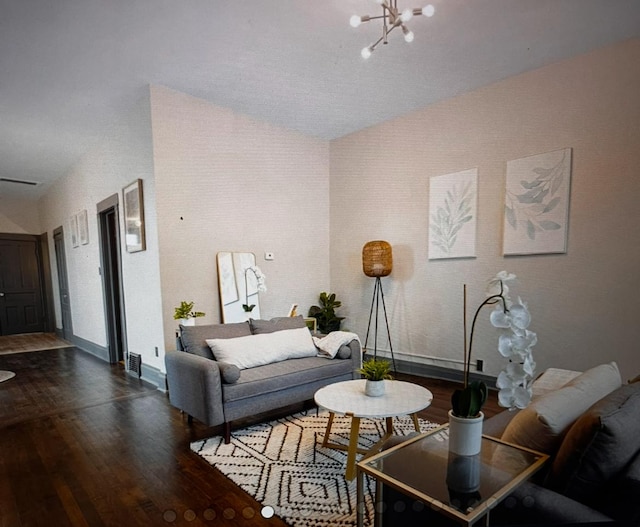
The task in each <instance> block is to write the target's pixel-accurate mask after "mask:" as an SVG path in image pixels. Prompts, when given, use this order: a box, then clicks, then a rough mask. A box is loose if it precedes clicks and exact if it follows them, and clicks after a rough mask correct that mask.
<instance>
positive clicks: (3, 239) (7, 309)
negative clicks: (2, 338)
mask: <svg viewBox="0 0 640 527" xmlns="http://www.w3.org/2000/svg"><path fill="white" fill-rule="evenodd" d="M43 299H44V293H43V290H42V258H41V254H40V240H39V238H38V237H37V236H32V235H27V234H0V335H16V334H20V333H37V332H43V331H44V330H45V309H44V304H43Z"/></svg>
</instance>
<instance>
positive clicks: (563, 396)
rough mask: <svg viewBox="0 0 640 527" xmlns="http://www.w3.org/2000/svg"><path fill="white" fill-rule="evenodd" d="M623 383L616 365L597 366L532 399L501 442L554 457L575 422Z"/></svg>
mask: <svg viewBox="0 0 640 527" xmlns="http://www.w3.org/2000/svg"><path fill="white" fill-rule="evenodd" d="M621 384H622V381H621V378H620V372H619V371H618V366H617V364H616V363H615V362H611V363H609V364H602V365H600V366H596V367H595V368H592V369H590V370H588V371H586V372H584V373H582V374H581V375H579V376H578V377H576V378H575V379H573V380H571V381H570V382H569V383H567V384H566V385H565V386H563V387H562V388H560V389H559V390H555V391H553V392H549V393H547V394H545V395H542V396H540V397H539V398H537V399H535V400H533V401H532V402H531V404H530V405H529V406H527V407H526V408H524V409H523V410H521V411H520V412H518V414H517V415H515V416H514V418H513V419H512V420H511V422H510V423H509V424H508V425H507V427H506V429H505V431H504V433H503V434H502V439H503V440H504V441H508V442H510V443H516V444H518V445H521V446H524V447H527V448H532V449H533V450H537V451H539V452H544V453H547V454H551V455H553V454H555V452H556V450H557V449H558V447H559V446H560V442H561V440H562V437H563V436H564V434H565V432H566V431H567V430H568V429H569V427H570V426H571V425H572V424H573V423H574V422H575V420H576V419H577V418H578V417H580V415H581V414H582V413H584V412H585V410H587V409H588V408H589V407H590V406H591V405H592V404H593V403H595V402H596V401H598V400H600V399H602V398H603V397H604V396H605V395H607V394H608V393H610V392H612V391H613V390H615V389H616V388H618V387H620V385H621Z"/></svg>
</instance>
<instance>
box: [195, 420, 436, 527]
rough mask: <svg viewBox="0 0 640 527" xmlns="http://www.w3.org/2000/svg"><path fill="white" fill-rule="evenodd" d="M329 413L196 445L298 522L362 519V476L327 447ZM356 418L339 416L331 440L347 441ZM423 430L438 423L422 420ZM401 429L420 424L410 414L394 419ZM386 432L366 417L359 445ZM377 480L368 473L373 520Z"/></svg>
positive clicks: (368, 516) (335, 524) (316, 525)
mask: <svg viewBox="0 0 640 527" xmlns="http://www.w3.org/2000/svg"><path fill="white" fill-rule="evenodd" d="M328 418H329V413H328V412H326V411H324V410H318V409H312V410H307V411H305V412H300V413H297V414H294V415H292V416H289V417H285V418H282V419H278V420H276V421H272V422H270V423H262V424H257V425H254V426H251V427H249V428H245V429H242V430H238V431H236V432H234V433H232V434H231V443H230V444H228V445H225V444H224V440H223V439H222V437H213V438H210V439H207V440H205V441H197V442H195V443H192V444H191V449H192V450H193V451H194V452H196V453H197V454H199V455H200V456H202V458H203V459H205V460H206V461H207V462H208V463H209V464H211V465H212V466H214V467H215V468H217V469H218V470H219V471H220V472H222V473H223V474H224V475H225V476H227V477H228V478H229V479H231V481H233V482H234V483H236V484H237V485H238V486H239V487H241V488H242V489H244V490H245V491H247V492H248V493H249V494H251V496H253V497H254V498H255V499H256V500H257V501H259V502H260V503H261V504H262V505H263V506H265V507H266V506H270V507H272V508H273V509H274V511H275V513H276V514H277V515H278V516H280V518H282V519H283V520H284V521H285V522H287V523H288V524H289V525H291V526H292V527H298V526H305V527H329V526H331V527H339V526H351V525H356V508H355V506H356V480H355V479H354V480H353V481H350V482H349V481H347V480H346V479H345V477H344V473H345V465H346V459H347V453H346V452H343V451H341V450H333V449H329V448H323V447H322V438H323V437H324V432H325V429H326V426H327V420H328ZM350 425H351V419H349V418H347V417H342V416H336V418H335V419H334V422H333V428H332V433H331V440H332V441H333V442H337V443H342V444H345V445H347V444H348V442H349V430H350ZM420 426H421V430H422V432H426V431H427V430H430V429H432V428H434V427H436V426H438V425H436V424H433V423H429V422H428V421H424V420H422V419H421V420H420ZM394 430H395V433H396V434H397V435H407V434H409V433H411V432H413V431H415V430H414V427H413V422H412V420H411V418H410V417H398V418H395V419H394ZM383 435H384V419H380V420H378V419H363V420H362V421H361V425H360V442H359V446H360V447H364V448H370V447H371V446H373V445H374V444H375V443H377V442H378V440H379V439H380V437H382V436H383ZM374 492H375V483H374V481H372V480H369V478H368V477H366V478H365V503H366V511H365V520H366V524H367V525H373V498H374Z"/></svg>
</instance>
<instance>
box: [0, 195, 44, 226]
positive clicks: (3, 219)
mask: <svg viewBox="0 0 640 527" xmlns="http://www.w3.org/2000/svg"><path fill="white" fill-rule="evenodd" d="M0 232H8V233H13V234H41V233H42V230H41V228H40V212H39V211H38V203H37V202H35V201H28V200H23V199H15V198H6V197H5V196H0Z"/></svg>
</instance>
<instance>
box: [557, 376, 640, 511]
mask: <svg viewBox="0 0 640 527" xmlns="http://www.w3.org/2000/svg"><path fill="white" fill-rule="evenodd" d="M639 438H640V383H634V384H627V385H625V386H622V387H621V388H618V389H617V390H615V391H614V392H613V393H611V394H609V395H608V396H607V397H605V398H603V399H602V400H600V401H598V402H597V403H596V404H594V405H593V406H592V407H591V408H590V409H589V410H588V411H586V412H585V413H584V414H583V415H582V416H581V417H580V418H579V419H578V420H577V421H576V422H575V424H574V425H573V426H572V427H571V429H570V430H569V432H568V433H567V436H566V437H565V439H564V441H563V443H562V446H561V447H560V449H559V451H558V454H557V456H556V459H555V460H554V462H553V465H552V470H551V480H550V483H549V485H550V486H552V487H553V488H554V489H556V490H558V491H559V492H562V493H563V494H565V495H566V496H569V497H570V498H573V499H575V500H577V501H580V502H582V503H588V502H589V501H597V500H598V499H599V498H601V497H602V496H603V495H605V494H606V492H605V491H606V490H607V488H608V486H609V483H610V482H613V481H615V478H614V476H618V477H620V476H619V475H620V474H621V473H622V474H624V472H625V470H626V469H627V468H628V467H630V466H632V464H631V462H632V460H633V459H634V458H637V456H638V453H639V452H640V439H639ZM636 462H640V460H638V459H636ZM638 472H640V471H639V470H638V469H637V467H636V473H635V476H634V474H633V473H629V474H627V476H628V477H630V478H631V482H633V481H634V479H635V485H636V488H639V487H638V478H639V477H640V474H638Z"/></svg>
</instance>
